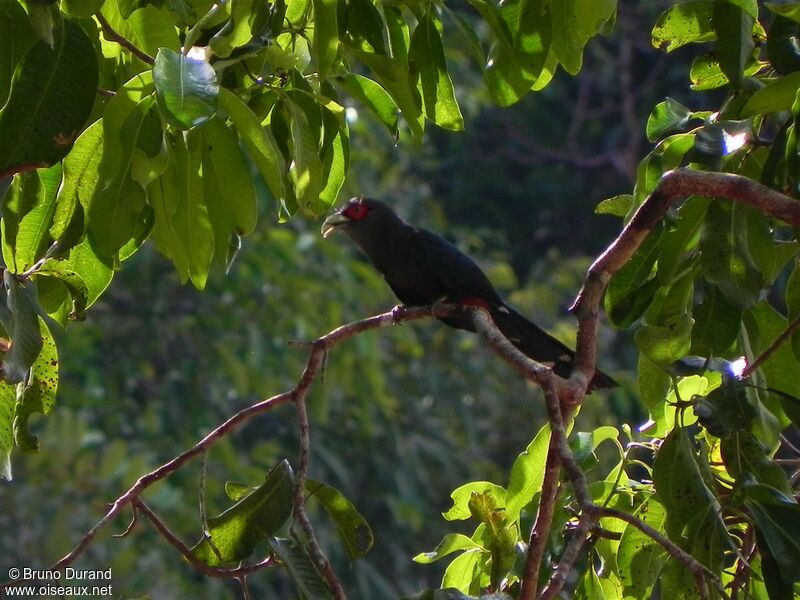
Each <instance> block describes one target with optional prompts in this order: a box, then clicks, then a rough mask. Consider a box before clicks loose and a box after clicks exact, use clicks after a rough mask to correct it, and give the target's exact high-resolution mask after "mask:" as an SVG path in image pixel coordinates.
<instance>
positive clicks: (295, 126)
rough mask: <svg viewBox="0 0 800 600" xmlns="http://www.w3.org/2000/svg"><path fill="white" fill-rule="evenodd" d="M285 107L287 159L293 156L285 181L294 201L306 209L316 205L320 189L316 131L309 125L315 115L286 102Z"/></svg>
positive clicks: (321, 182)
mask: <svg viewBox="0 0 800 600" xmlns="http://www.w3.org/2000/svg"><path fill="white" fill-rule="evenodd" d="M285 107H286V109H287V112H288V114H289V127H290V129H289V130H290V137H289V143H290V146H291V156H293V157H294V160H293V161H292V163H291V164H290V165H289V179H290V180H291V182H292V185H293V187H294V191H295V197H296V198H297V201H298V202H299V203H300V204H301V205H302V206H303V207H304V208H307V207H308V206H309V205H312V204H314V203H316V201H317V200H318V199H319V194H320V192H321V191H322V188H323V181H322V161H321V160H320V157H319V149H318V147H317V144H318V139H319V130H318V129H314V128H312V125H311V123H312V122H313V119H314V117H316V116H317V115H314V114H312V113H309V112H305V111H304V109H303V107H301V106H300V105H298V104H297V103H295V102H293V101H287V102H286V103H285ZM314 107H315V108H318V105H316V104H314ZM290 214H291V212H290Z"/></svg>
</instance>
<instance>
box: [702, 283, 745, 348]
mask: <svg viewBox="0 0 800 600" xmlns="http://www.w3.org/2000/svg"><path fill="white" fill-rule="evenodd" d="M704 290H705V292H704V294H703V300H702V302H700V304H698V305H697V306H696V307H695V309H694V311H693V316H694V320H695V324H694V327H693V328H692V347H691V353H692V354H699V355H700V356H719V355H721V354H725V353H726V352H727V351H728V350H729V349H730V347H731V346H732V345H733V343H734V342H735V341H736V338H737V337H738V335H739V328H740V327H741V324H742V309H741V307H739V306H737V305H735V304H733V303H731V302H729V301H728V300H727V298H725V295H724V294H723V293H722V292H720V291H719V289H718V288H717V287H716V286H713V285H708V286H705V287H704Z"/></svg>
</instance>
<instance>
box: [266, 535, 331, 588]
mask: <svg viewBox="0 0 800 600" xmlns="http://www.w3.org/2000/svg"><path fill="white" fill-rule="evenodd" d="M269 543H270V546H272V549H273V550H274V551H275V555H276V556H277V557H278V558H279V559H280V560H281V562H282V563H283V564H284V565H286V568H287V569H288V570H289V575H290V576H291V577H292V581H294V583H295V585H296V586H297V588H298V589H299V590H300V592H302V593H303V595H304V596H305V597H306V598H314V600H317V599H318V600H329V599H330V598H332V597H333V596H331V593H330V590H328V587H327V586H326V585H325V582H324V581H323V579H322V576H321V575H320V574H319V572H318V571H317V569H316V567H315V566H314V563H313V562H312V561H311V557H310V556H309V555H308V552H306V551H305V549H304V548H301V547H299V546H297V545H296V544H295V543H294V542H291V541H289V540H283V539H279V538H270V540H269Z"/></svg>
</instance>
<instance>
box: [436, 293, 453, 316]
mask: <svg viewBox="0 0 800 600" xmlns="http://www.w3.org/2000/svg"><path fill="white" fill-rule="evenodd" d="M446 306H450V303H449V302H448V301H447V298H446V297H444V296H443V297H441V298H439V299H438V300H434V301H433V304H431V316H432V317H435V316H436V315H440V314H442V313H443V312H447V311H445V307H446Z"/></svg>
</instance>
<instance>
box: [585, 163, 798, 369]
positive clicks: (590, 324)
mask: <svg viewBox="0 0 800 600" xmlns="http://www.w3.org/2000/svg"><path fill="white" fill-rule="evenodd" d="M695 194H696V195H701V196H709V197H712V198H714V197H717V198H727V199H729V200H732V201H734V202H740V203H742V204H746V205H748V206H752V207H753V208H756V209H757V210H759V211H761V212H762V213H764V214H766V215H769V216H771V217H775V218H776V219H780V220H782V221H785V222H786V223H788V224H790V225H792V226H794V227H800V202H798V201H797V200H796V199H794V198H791V197H789V196H786V195H784V194H781V193H780V192H777V191H775V190H773V189H772V188H769V187H767V186H765V185H762V184H760V183H758V182H757V181H754V180H752V179H749V178H747V177H743V176H741V175H734V174H731V173H709V172H704V171H695V170H692V169H688V168H682V169H676V170H674V171H669V172H668V173H666V174H665V175H664V176H663V177H662V178H661V181H660V182H659V184H658V185H657V186H656V189H655V190H654V191H653V192H652V193H651V194H650V196H648V197H647V199H646V200H645V201H644V202H643V203H642V205H641V206H640V207H639V208H638V210H637V211H636V212H635V213H634V215H633V217H632V218H631V220H630V221H629V222H628V224H627V225H626V226H625V227H624V228H623V230H622V232H621V233H620V234H619V236H618V237H617V238H616V239H615V240H614V241H613V242H612V243H611V245H610V246H609V247H608V248H606V250H605V251H604V252H603V253H602V254H601V255H600V256H599V257H598V258H597V260H595V261H594V263H593V264H592V266H591V267H590V268H589V272H588V273H587V275H586V280H585V282H584V284H583V287H582V288H581V290H580V292H579V293H578V296H577V298H576V300H575V303H574V304H573V305H572V308H571V311H572V312H573V313H574V314H575V316H576V317H577V319H578V334H577V344H576V351H575V367H574V369H573V372H572V377H571V379H575V377H576V376H577V374H578V373H583V374H584V375H587V376H590V375H591V374H592V373H593V372H594V366H595V364H596V356H595V353H596V347H597V343H596V342H597V327H598V314H599V307H600V303H601V302H602V300H603V294H604V293H605V290H606V286H607V285H608V282H609V281H610V280H611V277H612V276H613V275H614V274H615V273H616V272H617V271H619V270H620V269H621V268H622V266H623V265H624V264H625V263H627V262H628V260H630V258H631V257H632V256H633V254H634V253H635V252H636V250H637V249H638V248H639V246H640V245H641V244H642V242H643V241H644V239H645V238H646V237H647V235H648V234H649V233H650V232H651V231H652V230H653V228H654V227H655V225H656V224H657V223H658V222H659V221H660V220H661V219H662V218H663V217H664V214H665V213H666V212H667V209H669V207H670V206H672V204H673V203H675V202H677V201H678V200H681V199H683V198H686V197H688V196H691V195H695Z"/></svg>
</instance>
